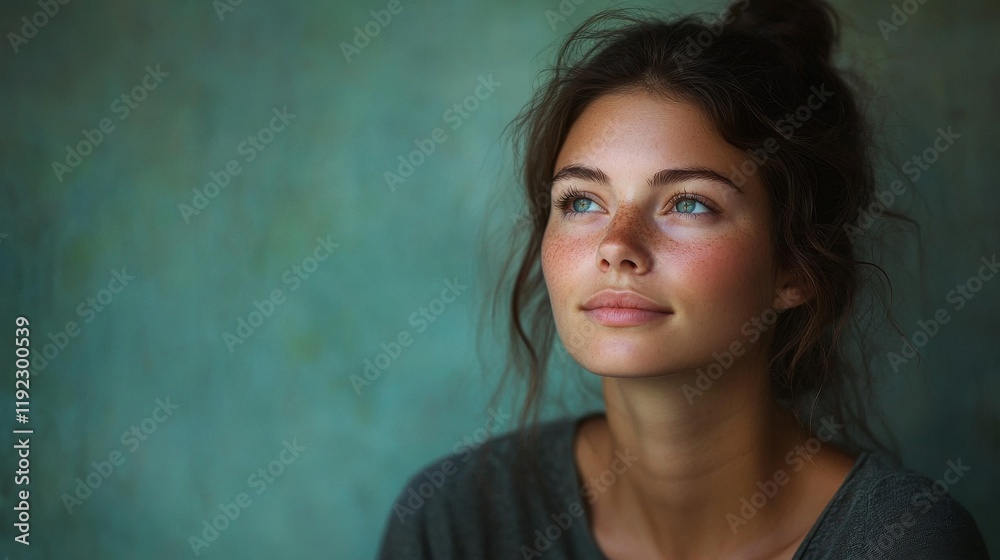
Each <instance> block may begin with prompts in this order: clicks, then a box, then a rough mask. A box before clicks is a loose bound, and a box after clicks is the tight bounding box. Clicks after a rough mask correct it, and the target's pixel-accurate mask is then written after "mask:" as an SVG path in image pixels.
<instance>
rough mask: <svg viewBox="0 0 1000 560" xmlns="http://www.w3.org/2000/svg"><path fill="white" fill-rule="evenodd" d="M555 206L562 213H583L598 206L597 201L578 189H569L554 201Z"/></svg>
mask: <svg viewBox="0 0 1000 560" xmlns="http://www.w3.org/2000/svg"><path fill="white" fill-rule="evenodd" d="M554 205H555V207H556V208H559V209H560V210H562V211H563V214H584V213H589V212H591V211H592V210H596V209H597V208H599V207H598V206H597V203H596V202H594V201H593V200H591V199H589V198H587V197H586V196H584V195H583V193H581V192H580V191H578V190H576V189H570V190H569V191H568V192H567V193H566V194H564V195H562V196H561V197H559V198H558V199H557V200H555V201H554Z"/></svg>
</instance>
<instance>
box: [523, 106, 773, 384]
mask: <svg viewBox="0 0 1000 560" xmlns="http://www.w3.org/2000/svg"><path fill="white" fill-rule="evenodd" d="M749 158H750V155H749V154H747V153H745V152H742V151H741V150H739V149H737V148H735V147H733V146H732V145H730V144H728V143H727V142H726V141H725V140H723V139H722V137H721V136H720V135H719V133H718V132H717V131H716V130H715V129H714V128H713V126H712V125H711V123H710V122H709V121H708V120H706V119H705V117H704V116H703V115H702V114H701V112H700V111H699V110H698V109H697V108H696V107H695V106H693V105H691V104H688V103H683V102H677V101H671V100H668V99H667V98H665V97H662V96H657V95H654V94H650V93H647V92H641V91H631V92H628V93H615V94H608V95H605V96H602V97H600V98H598V99H597V100H595V101H594V102H592V103H591V104H590V105H589V106H588V107H587V108H586V109H585V110H584V111H583V113H582V114H581V115H580V117H579V118H578V119H577V120H576V122H575V123H574V124H573V126H572V127H571V129H570V131H569V135H568V136H567V138H566V141H565V143H564V144H563V147H562V150H561V151H560V152H559V156H558V158H557V161H556V165H555V169H553V176H554V177H555V180H554V182H553V185H552V200H553V206H552V209H551V212H550V215H549V221H548V224H547V226H546V229H545V235H544V237H543V239H542V253H541V258H542V272H543V275H544V277H545V283H546V285H547V287H548V293H549V299H550V301H551V304H552V310H553V314H554V317H555V323H556V328H557V330H558V332H559V336H560V338H561V339H562V341H563V344H564V345H565V346H566V348H567V350H568V351H569V353H570V354H571V355H572V356H573V357H574V358H575V359H576V360H577V362H579V363H580V365H582V366H583V367H584V368H586V369H587V370H589V371H591V372H593V373H597V374H601V375H609V376H630V377H643V376H657V375H665V374H671V373H677V372H681V371H690V370H695V369H697V368H701V367H704V366H706V365H708V364H710V363H712V362H713V361H719V360H722V361H721V362H720V363H721V364H722V365H723V366H725V367H729V366H728V365H727V364H726V358H725V357H724V355H723V353H724V352H727V351H730V350H731V348H732V347H733V344H734V343H739V344H740V347H741V348H742V349H743V352H741V353H743V357H742V358H736V360H737V361H739V360H746V359H747V358H748V357H749V356H751V355H754V354H758V353H760V352H762V351H763V350H764V348H763V346H764V344H765V341H766V338H765V337H760V336H759V335H758V336H754V333H755V332H757V333H759V332H760V329H759V328H758V326H755V325H754V323H752V321H754V320H755V319H756V320H758V323H757V325H764V323H763V322H760V319H759V318H761V317H762V314H763V313H764V312H765V311H768V310H769V308H772V306H774V305H775V304H776V303H778V302H779V301H780V300H778V299H776V290H777V289H778V288H779V287H780V285H781V282H782V281H783V278H782V277H781V276H780V275H779V274H778V271H777V270H776V267H775V263H774V258H773V252H772V240H771V233H770V232H771V229H770V220H771V217H770V210H769V202H768V194H767V191H766V189H765V188H764V186H763V185H762V184H761V182H760V177H759V176H757V174H751V175H749V176H748V177H747V178H746V179H745V180H743V181H742V183H737V177H740V175H739V172H738V170H739V169H740V167H741V165H742V164H744V162H745V161H746V160H748V159H749ZM750 161H752V160H750ZM746 167H747V168H749V165H747V166H746ZM566 197H570V198H566ZM561 199H562V200H565V202H566V205H565V207H564V208H560V207H558V204H559V201H560V200H561ZM602 290H614V291H619V292H623V291H631V292H636V293H638V294H640V295H641V296H643V297H645V298H646V299H648V300H649V302H647V303H648V304H650V305H648V307H652V308H654V309H658V310H659V312H656V311H648V310H647V311H638V310H636V309H631V310H629V309H617V310H616V309H614V307H615V306H620V305H630V304H629V303H628V302H625V303H621V302H618V303H616V302H615V301H614V300H613V298H612V301H610V302H608V301H605V302H603V303H601V302H599V301H597V302H595V301H593V300H592V299H591V298H592V297H593V296H595V294H598V292H601V291H602ZM611 295H612V296H614V295H615V294H611ZM588 302H590V303H588ZM603 306H611V307H603ZM590 308H592V309H590ZM767 315H768V318H773V311H768V313H767ZM748 321H751V323H750V324H749V327H748V326H746V324H747V322H748ZM764 326H765V328H766V325H764ZM713 353H715V355H713ZM759 355H762V354H758V356H759Z"/></svg>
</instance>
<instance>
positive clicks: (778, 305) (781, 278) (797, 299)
mask: <svg viewBox="0 0 1000 560" xmlns="http://www.w3.org/2000/svg"><path fill="white" fill-rule="evenodd" d="M777 286H778V287H777V288H775V290H774V301H773V302H772V303H771V305H772V306H773V307H774V308H775V309H779V310H784V309H791V308H793V307H798V306H800V305H802V304H803V303H805V302H807V301H809V300H810V299H812V298H813V296H814V295H815V292H814V290H813V289H812V284H811V283H810V282H808V281H807V280H806V279H805V277H804V275H803V274H802V273H801V272H800V271H798V270H795V271H783V272H781V273H780V274H779V275H778V278H777Z"/></svg>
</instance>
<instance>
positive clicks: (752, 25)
mask: <svg viewBox="0 0 1000 560" xmlns="http://www.w3.org/2000/svg"><path fill="white" fill-rule="evenodd" d="M726 21H727V22H729V23H728V24H727V28H728V29H730V30H732V31H738V32H741V33H747V34H751V35H757V36H759V37H762V38H765V39H768V40H770V41H772V42H774V43H776V44H777V45H778V46H779V47H780V48H781V50H782V52H783V53H784V55H786V56H789V57H790V58H795V59H799V60H800V61H801V62H809V61H810V60H809V58H808V57H817V58H819V59H820V60H823V61H829V60H830V58H831V53H832V51H833V47H834V45H835V44H836V43H837V40H838V38H839V36H840V21H839V18H838V17H837V12H836V11H835V10H833V8H831V7H830V6H829V4H827V3H826V2H825V1H823V0H736V1H735V2H733V3H732V4H731V5H730V6H729V10H728V13H727V16H726ZM812 60H813V61H814V60H815V58H813V59H812Z"/></svg>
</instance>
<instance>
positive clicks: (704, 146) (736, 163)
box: [553, 90, 748, 179]
mask: <svg viewBox="0 0 1000 560" xmlns="http://www.w3.org/2000/svg"><path fill="white" fill-rule="evenodd" d="M747 157H748V156H747V154H745V153H744V152H742V151H741V150H740V149H738V148H736V147H735V146H733V145H731V144H729V143H728V142H726V141H725V140H724V139H723V138H722V136H721V134H719V131H718V130H716V128H715V126H714V125H713V124H712V123H711V121H709V120H708V118H707V117H706V116H705V114H704V113H703V112H702V111H701V110H700V109H699V108H698V107H697V106H696V105H694V104H692V103H689V102H684V101H679V100H676V99H671V98H668V97H665V96H663V95H661V94H656V93H650V92H647V91H640V90H630V91H626V92H620V93H612V94H606V95H602V96H601V97H598V98H597V99H595V100H594V101H593V102H591V103H590V104H589V105H588V106H587V107H586V108H585V109H584V110H583V112H582V113H581V114H580V116H579V117H578V118H577V120H576V121H575V122H574V123H573V125H572V127H571V128H570V131H569V134H568V135H567V137H566V141H565V142H564V143H563V146H562V149H561V150H560V151H559V156H558V157H557V158H556V165H555V169H554V170H553V172H555V170H558V169H561V168H562V167H564V166H566V165H569V164H584V165H591V166H595V167H600V168H601V169H602V170H604V171H605V172H606V173H607V174H608V175H610V176H612V178H614V175H615V174H616V173H621V172H623V171H625V170H632V171H639V170H642V171H643V172H644V173H645V172H649V169H652V168H655V169H652V172H655V171H658V170H660V169H663V168H668V167H695V166H704V167H709V168H711V169H714V170H716V171H718V172H719V173H722V174H724V175H726V176H727V177H729V178H730V179H734V177H733V175H734V174H736V172H737V170H738V169H739V168H740V165H741V164H742V163H743V161H744V160H745V159H747Z"/></svg>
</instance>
